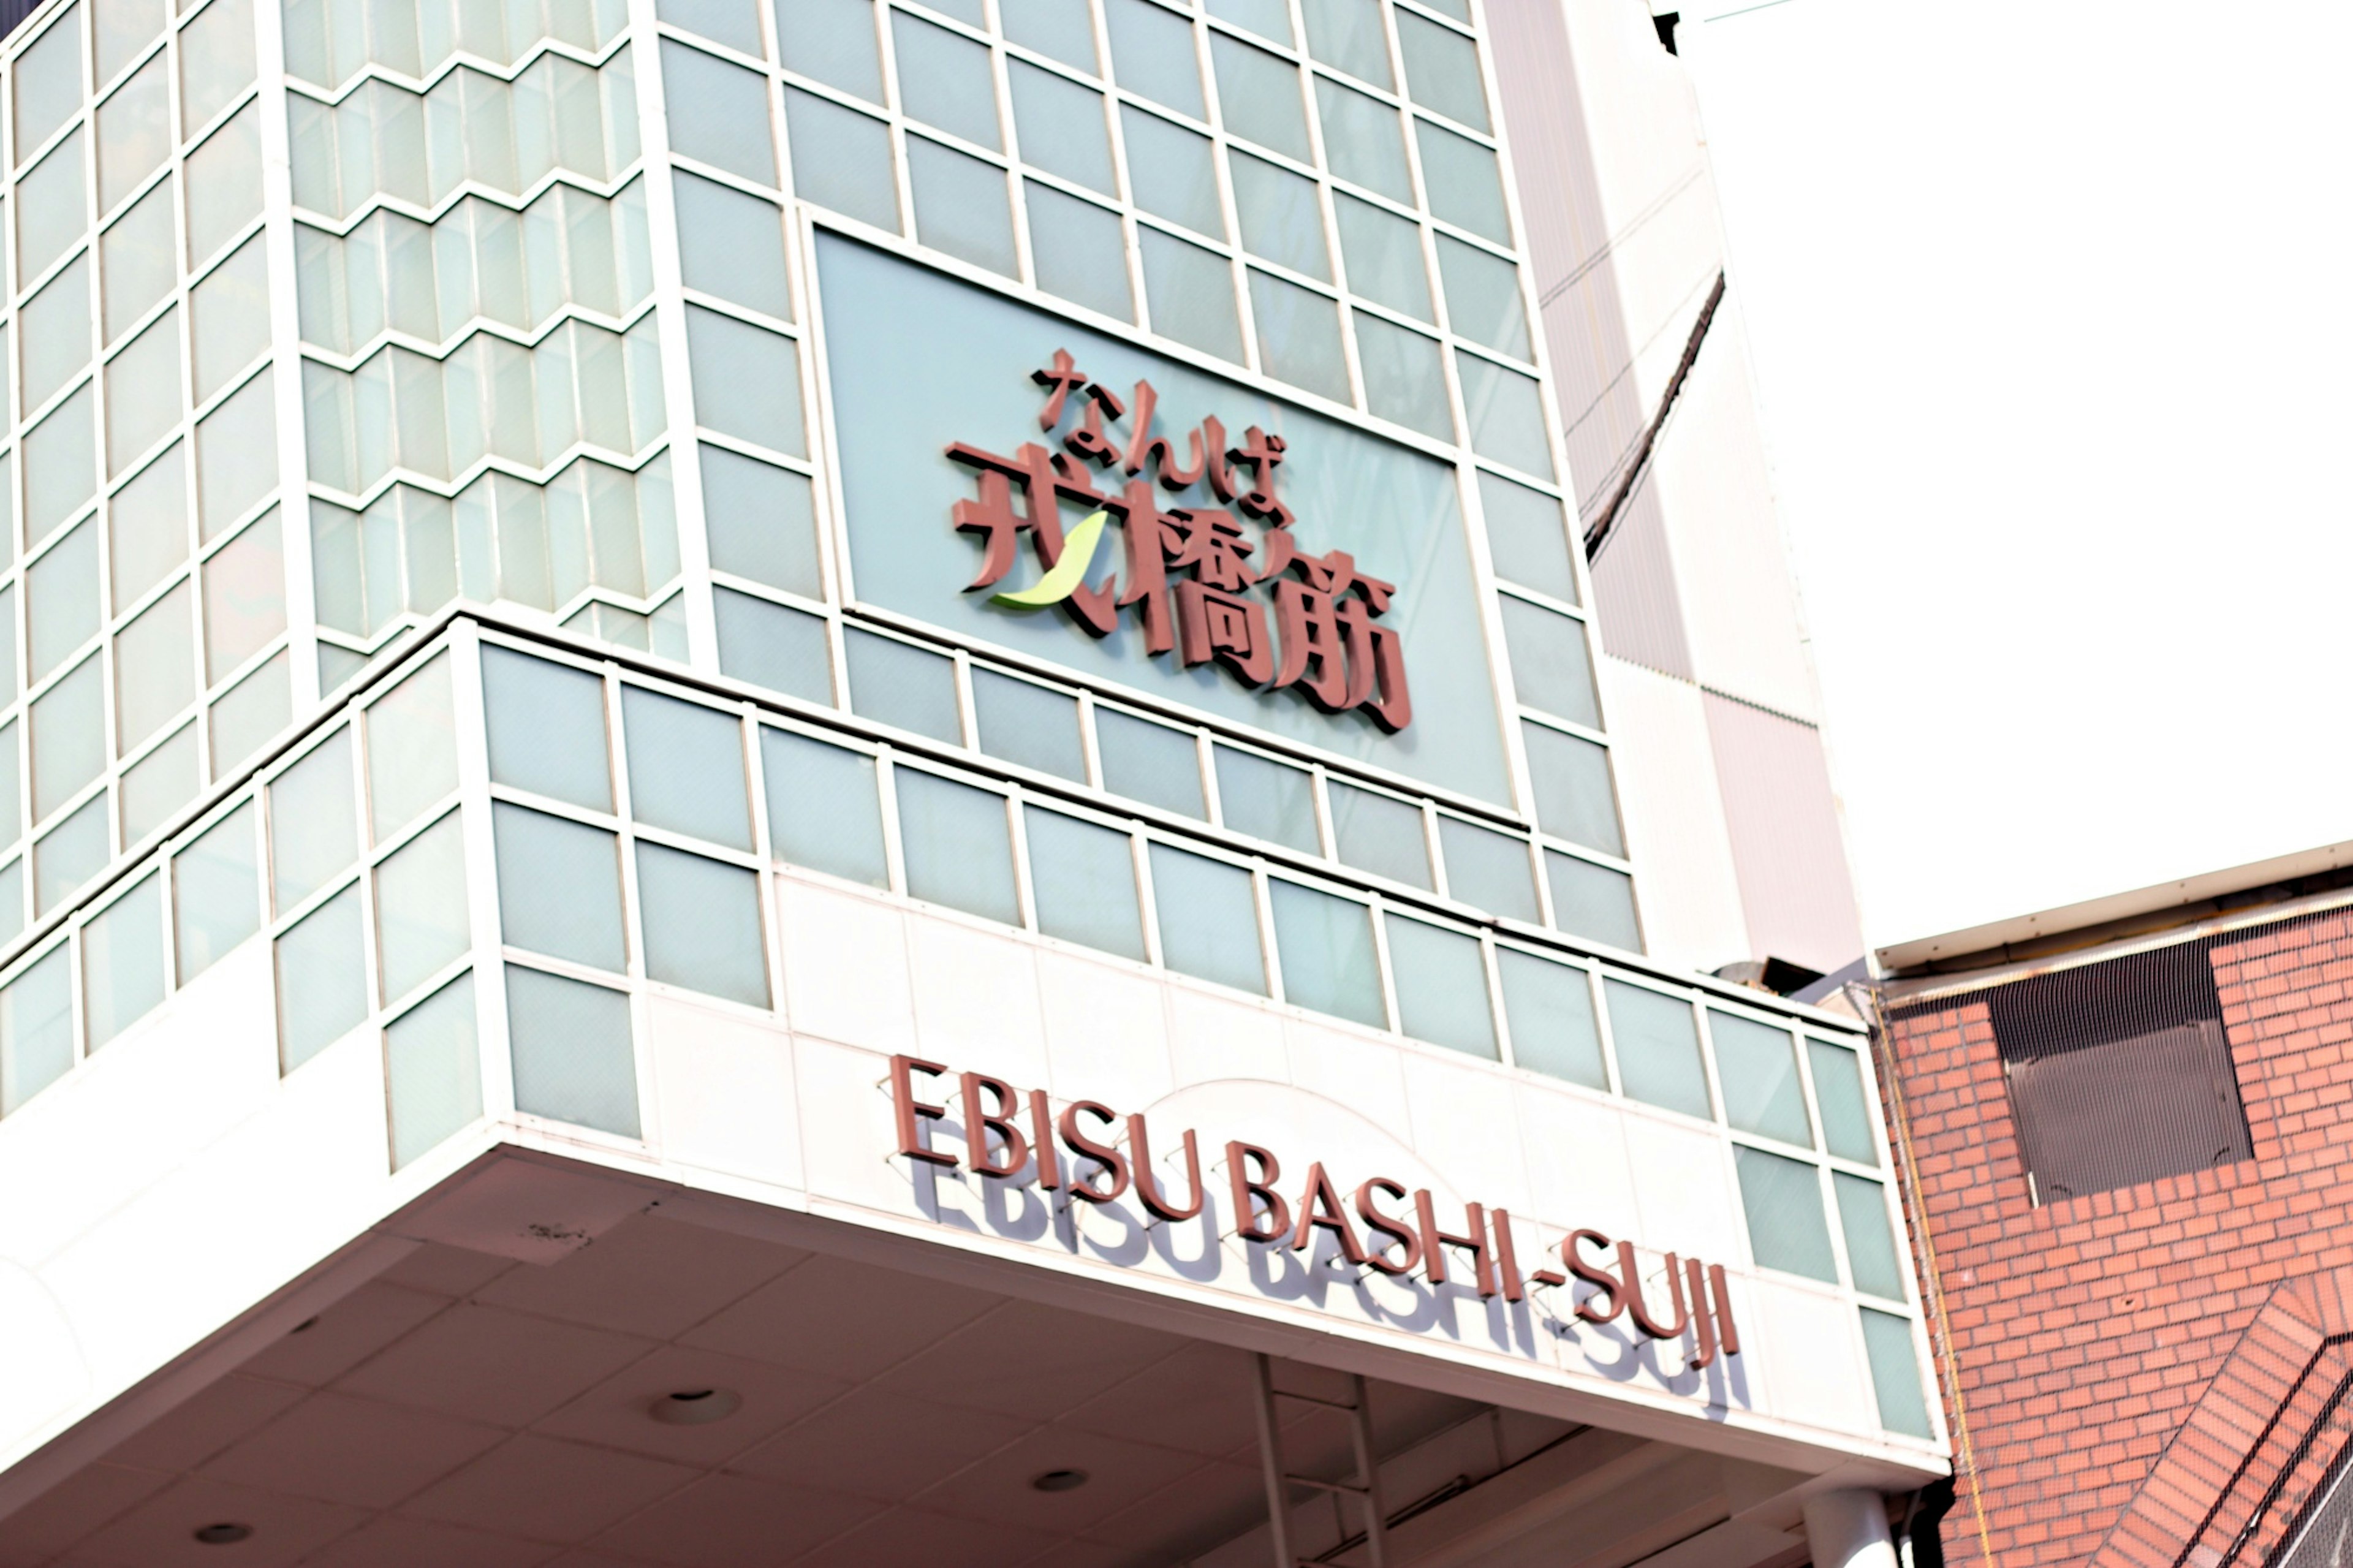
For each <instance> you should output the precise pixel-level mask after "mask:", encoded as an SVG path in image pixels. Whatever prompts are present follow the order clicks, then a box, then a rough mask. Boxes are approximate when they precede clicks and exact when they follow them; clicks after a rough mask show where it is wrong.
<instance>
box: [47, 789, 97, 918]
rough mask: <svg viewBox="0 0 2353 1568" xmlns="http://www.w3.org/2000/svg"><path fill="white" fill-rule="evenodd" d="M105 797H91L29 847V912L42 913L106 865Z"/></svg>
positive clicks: (86, 883) (85, 884)
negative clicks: (31, 856)
mask: <svg viewBox="0 0 2353 1568" xmlns="http://www.w3.org/2000/svg"><path fill="white" fill-rule="evenodd" d="M108 826H110V825H109V823H108V821H107V813H106V796H104V795H94V796H92V797H91V798H90V800H89V801H88V802H87V803H85V804H84V805H81V806H79V807H78V808H76V810H75V811H74V814H73V815H72V816H69V817H67V818H66V819H65V820H64V821H63V822H60V823H59V824H58V825H57V826H55V827H53V828H51V829H50V830H49V832H48V835H47V837H44V838H43V839H41V841H40V842H39V843H37V844H36V845H34V846H33V912H34V913H35V914H37V915H46V914H48V913H49V912H50V911H52V910H56V909H57V908H58V906H59V905H61V904H63V903H64V902H65V901H66V900H68V899H69V898H71V897H72V896H73V895H74V894H76V893H78V892H79V891H80V890H81V889H83V888H84V887H85V886H87V885H88V884H89V882H90V879H91V878H93V877H95V876H97V875H98V874H99V873H100V871H102V870H104V869H105V868H106V862H107V859H108V858H109V855H108V849H107V828H108Z"/></svg>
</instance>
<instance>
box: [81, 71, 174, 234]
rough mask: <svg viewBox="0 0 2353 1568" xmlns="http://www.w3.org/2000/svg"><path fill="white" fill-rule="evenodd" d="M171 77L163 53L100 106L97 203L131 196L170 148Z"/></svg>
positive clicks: (105, 205)
mask: <svg viewBox="0 0 2353 1568" xmlns="http://www.w3.org/2000/svg"><path fill="white" fill-rule="evenodd" d="M170 85H171V84H170V81H169V79H168V78H167V77H166V75H165V62H164V56H162V55H160V54H159V55H157V56H155V57H154V58H153V59H151V60H149V61H148V62H147V63H146V64H145V65H143V66H142V67H140V68H139V74H138V75H136V76H134V77H132V79H130V80H129V81H127V82H124V83H123V84H122V85H121V87H119V88H117V89H114V92H113V95H112V96H111V97H110V98H108V99H107V100H106V101H105V102H104V103H101V104H100V105H99V106H98V206H99V210H100V212H110V211H111V210H113V207H114V205H115V204H116V203H117V202H120V201H121V199H122V198H123V197H125V196H127V195H130V194H131V193H132V190H133V189H135V188H136V187H137V186H138V184H139V182H140V181H142V180H143V179H145V178H146V177H147V176H148V175H149V174H153V173H154V172H155V165H157V164H158V163H162V162H163V161H164V159H165V158H166V157H168V156H170V155H171V152H172V140H173V139H172V107H171V102H170V98H171V91H170Z"/></svg>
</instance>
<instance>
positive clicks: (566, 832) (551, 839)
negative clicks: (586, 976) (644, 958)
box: [491, 801, 628, 973]
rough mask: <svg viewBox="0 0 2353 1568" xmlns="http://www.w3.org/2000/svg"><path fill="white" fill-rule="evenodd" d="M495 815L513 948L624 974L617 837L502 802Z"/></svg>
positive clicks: (503, 908)
mask: <svg viewBox="0 0 2353 1568" xmlns="http://www.w3.org/2000/svg"><path fill="white" fill-rule="evenodd" d="M491 816H492V826H493V828H494V837H495V838H496V841H497V846H498V868H499V915H500V920H501V924H502V925H503V927H504V934H505V937H506V941H507V942H508V944H509V945H510V946H513V947H522V948H529V949H530V950H531V951H532V952H543V953H546V954H547V955H548V956H549V957H551V958H566V959H570V960H571V961H572V962H573V963H586V964H588V965H590V966H592V967H594V968H597V969H609V970H611V971H613V972H614V973H621V972H622V971H624V970H626V969H627V968H628V943H627V942H625V941H624V940H623V937H622V934H621V867H620V859H619V848H618V841H617V839H616V838H615V837H614V836H613V835H612V834H610V833H607V832H604V831H603V830H601V829H599V828H595V827H589V826H585V825H584V824H581V823H577V822H572V821H569V820H567V819H565V818H563V817H558V816H548V815H547V814H546V813H545V812H539V811H526V810H525V809H523V808H522V806H519V805H508V804H506V803H505V802H504V801H500V802H497V803H495V804H494V805H493V806H492V808H491Z"/></svg>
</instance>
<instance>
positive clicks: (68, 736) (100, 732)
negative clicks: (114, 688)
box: [31, 654, 106, 822]
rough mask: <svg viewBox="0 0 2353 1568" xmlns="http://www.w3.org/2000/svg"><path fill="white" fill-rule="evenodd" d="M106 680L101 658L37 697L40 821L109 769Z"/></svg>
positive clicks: (36, 803)
mask: <svg viewBox="0 0 2353 1568" xmlns="http://www.w3.org/2000/svg"><path fill="white" fill-rule="evenodd" d="M105 703H106V687H105V676H104V674H103V671H102V668H101V665H100V660H99V658H98V656H97V655H96V654H92V655H91V656H90V658H86V659H84V660H83V661H82V662H81V663H80V664H79V665H78V666H77V667H75V668H73V669H72V670H71V671H69V672H68V673H67V675H66V676H65V677H64V678H63V679H60V680H58V683H57V684H56V685H55V686H52V687H50V688H49V689H47V691H45V692H43V693H42V694H41V695H40V696H39V697H37V698H36V699H34V701H33V708H32V720H31V728H32V741H33V820H34V821H35V822H41V821H45V820H47V817H48V816H49V815H50V814H51V813H52V812H54V811H56V810H57V809H58V807H59V806H61V805H65V803H66V802H67V801H68V800H69V799H71V798H72V797H73V795H74V793H75V792H76V791H77V790H79V789H80V788H81V787H82V786H83V785H84V784H88V783H90V780H92V779H94V778H96V777H97V776H98V775H99V774H100V773H101V772H103V771H104V769H105V767H106V712H105Z"/></svg>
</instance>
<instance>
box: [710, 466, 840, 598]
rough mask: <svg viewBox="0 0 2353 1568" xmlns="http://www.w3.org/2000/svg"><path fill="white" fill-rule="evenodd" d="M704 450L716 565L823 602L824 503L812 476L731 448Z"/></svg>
mask: <svg viewBox="0 0 2353 1568" xmlns="http://www.w3.org/2000/svg"><path fill="white" fill-rule="evenodd" d="M698 450H699V451H700V452H701V453H702V515H703V519H704V522H705V525H706V527H707V528H708V530H709V533H710V538H711V564H712V566H713V567H715V568H717V569H718V570H719V571H722V572H732V573H733V574H735V575H736V576H738V577H749V578H750V579H751V580H752V581H753V582H754V583H765V584H767V585H768V586H769V587H771V588H788V589H790V590H791V591H792V592H794V593H796V594H800V595H805V596H807V597H808V598H812V599H818V598H823V597H824V596H825V584H824V581H823V579H822V578H821V577H820V576H819V575H818V561H817V502H816V498H815V496H814V494H813V492H812V489H811V487H810V484H809V480H808V478H807V476H806V475H803V474H797V473H795V472H794V471H793V470H792V469H790V468H779V467H778V466H776V464H774V463H764V462H762V461H760V460H759V459H758V458H747V457H745V456H744V455H743V454H742V453H740V452H731V451H729V450H728V449H727V448H725V447H712V446H708V445H704V446H702V447H699V448H698Z"/></svg>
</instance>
